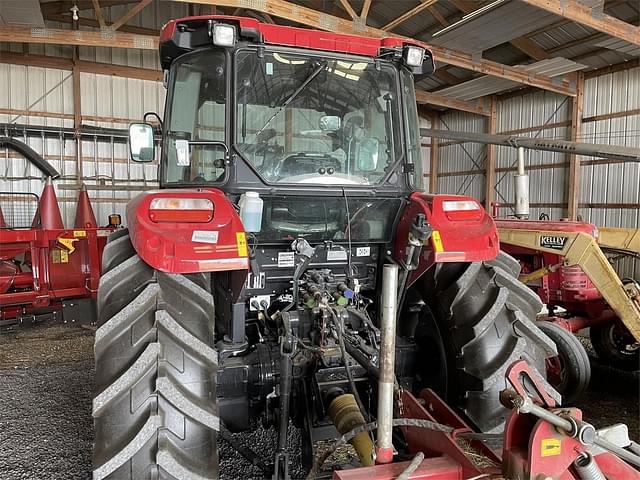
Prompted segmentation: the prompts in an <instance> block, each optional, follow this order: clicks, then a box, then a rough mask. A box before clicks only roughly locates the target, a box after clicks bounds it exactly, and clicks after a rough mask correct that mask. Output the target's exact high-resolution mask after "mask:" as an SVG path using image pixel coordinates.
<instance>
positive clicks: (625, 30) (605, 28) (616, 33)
mask: <svg viewBox="0 0 640 480" xmlns="http://www.w3.org/2000/svg"><path fill="white" fill-rule="evenodd" d="M522 1H523V2H524V3H527V4H529V5H532V6H534V7H537V8H540V9H542V10H545V11H547V12H550V13H554V14H556V15H559V16H561V17H564V18H566V19H569V20H572V21H574V22H576V23H580V24H582V25H584V26H586V27H590V28H593V29H594V30H598V31H600V32H602V33H606V34H607V35H611V36H612V37H616V38H619V39H621V40H625V41H627V42H629V43H632V44H634V45H640V27H636V26H635V25H631V24H630V23H627V22H623V21H622V20H620V19H618V18H616V17H612V16H611V15H607V14H605V13H603V14H602V15H594V12H593V11H592V9H591V8H589V7H588V6H587V5H585V4H583V3H581V2H579V1H577V0H522Z"/></svg>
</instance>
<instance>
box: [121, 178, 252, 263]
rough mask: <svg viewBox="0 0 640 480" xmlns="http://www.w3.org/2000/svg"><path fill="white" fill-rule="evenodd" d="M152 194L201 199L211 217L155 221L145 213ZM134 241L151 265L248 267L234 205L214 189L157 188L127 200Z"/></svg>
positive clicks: (244, 243)
mask: <svg viewBox="0 0 640 480" xmlns="http://www.w3.org/2000/svg"><path fill="white" fill-rule="evenodd" d="M155 198H173V199H180V198H182V199H185V198H200V199H202V198H204V199H208V200H210V201H211V202H212V203H213V218H212V219H211V220H210V221H208V222H202V223H180V222H173V223H156V222H154V221H152V220H151V218H150V216H149V206H150V204H151V201H152V200H153V199H155ZM127 223H128V225H129V235H130V236H131V241H132V242H133V246H134V248H135V250H136V252H137V253H138V255H140V257H142V259H143V260H144V261H145V262H146V263H147V264H149V265H150V266H151V267H153V268H155V269H158V270H161V271H163V272H170V273H195V272H212V271H228V270H248V268H249V259H248V249H247V240H246V235H245V232H244V227H243V226H242V222H241V220H240V217H239V216H238V213H237V212H236V210H235V208H234V207H233V205H232V204H231V202H229V200H228V199H227V198H226V197H225V195H224V193H223V192H221V191H220V190H217V189H202V190H195V189H193V190H187V189H176V190H169V189H168V190H160V191H152V192H148V193H143V194H140V195H138V196H137V197H136V198H134V199H133V200H132V201H131V202H129V204H128V205H127Z"/></svg>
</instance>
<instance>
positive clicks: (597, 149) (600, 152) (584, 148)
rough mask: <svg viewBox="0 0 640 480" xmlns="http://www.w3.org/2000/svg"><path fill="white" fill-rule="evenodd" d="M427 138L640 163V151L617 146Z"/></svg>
mask: <svg viewBox="0 0 640 480" xmlns="http://www.w3.org/2000/svg"><path fill="white" fill-rule="evenodd" d="M420 135H421V136H423V137H435V138H445V139H448V140H460V141H462V142H475V143H489V144H492V145H503V146H505V147H524V148H529V149H531V150H544V151H547V152H559V153H570V154H573V155H585V156H590V157H602V158H611V159H614V160H624V161H627V162H640V148H633V147H619V146H617V145H602V144H597V143H579V142H570V141H568V140H556V139H552V138H529V137H514V136H511V135H492V134H488V133H473V132H454V131H451V130H434V129H432V128H421V129H420Z"/></svg>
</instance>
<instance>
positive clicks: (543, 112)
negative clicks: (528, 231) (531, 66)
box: [438, 68, 640, 279]
mask: <svg viewBox="0 0 640 480" xmlns="http://www.w3.org/2000/svg"><path fill="white" fill-rule="evenodd" d="M584 98H585V101H584V102H585V103H584V112H583V117H584V118H585V122H584V123H583V124H582V131H581V133H580V135H579V137H578V140H579V141H584V142H589V143H603V144H610V145H624V146H629V147H636V148H640V114H635V115H627V116H620V117H619V118H609V119H602V120H598V118H597V117H598V116H603V115H604V116H606V115H607V114H612V113H619V112H626V111H631V110H638V109H640V68H634V69H629V70H623V71H619V72H616V73H611V74H607V75H602V76H598V77H593V78H589V79H587V80H586V81H585V91H584ZM594 117H595V118H594ZM440 119H441V125H440V128H442V129H449V130H459V131H466V132H482V133H484V132H486V131H487V130H486V128H487V127H486V125H487V123H486V119H485V117H480V116H478V115H473V114H469V113H464V112H458V111H448V112H446V113H445V114H443V115H441V117H440ZM570 120H571V99H570V98H568V97H564V96H562V95H558V94H554V93H551V92H546V91H537V92H531V93H527V94H525V95H520V96H512V97H510V98H505V99H504V100H501V101H499V102H498V106H497V126H496V130H497V133H499V134H511V135H517V136H523V137H533V138H535V137H544V138H556V139H567V138H569V123H570ZM516 155H517V152H516V150H515V149H514V148H510V147H496V168H497V172H496V195H495V196H496V201H497V202H500V203H513V195H514V193H513V176H514V173H515V166H516ZM580 159H581V162H582V177H581V179H582V181H581V186H580V204H581V205H582V207H581V208H579V210H578V213H579V215H580V217H581V218H582V219H583V220H585V221H588V222H592V223H595V224H596V225H598V226H605V227H627V228H639V227H640V163H633V162H626V163H625V162H616V161H612V160H606V159H605V160H603V159H594V158H592V157H580ZM485 160H486V146H484V145H480V144H475V143H463V144H460V143H459V142H449V141H447V140H441V144H440V148H439V169H438V192H439V193H452V194H465V195H472V196H474V197H476V198H478V199H479V200H481V201H482V200H484V198H485V176H484V168H485ZM525 161H526V168H527V170H528V173H529V179H530V200H531V204H532V208H531V218H533V219H537V218H539V217H540V215H541V214H547V215H549V218H551V219H560V218H562V217H563V216H565V215H566V207H565V206H566V203H567V182H568V179H567V171H568V168H567V167H568V157H567V155H566V154H563V153H553V152H541V151H530V150H525ZM607 204H610V206H607ZM509 214H513V211H512V210H511V209H510V208H505V209H503V210H502V211H501V215H509ZM617 268H618V271H619V273H620V274H621V276H630V277H634V278H636V279H637V278H640V262H638V261H635V260H633V259H629V258H626V259H623V260H620V261H619V264H618V265H617Z"/></svg>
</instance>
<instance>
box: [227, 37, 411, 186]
mask: <svg viewBox="0 0 640 480" xmlns="http://www.w3.org/2000/svg"><path fill="white" fill-rule="evenodd" d="M398 91H399V89H398V88H397V74H396V70H395V68H394V67H393V66H391V65H390V64H388V63H385V62H382V61H380V62H377V65H376V62H374V61H373V60H367V59H362V60H359V59H358V60H354V59H339V58H327V57H320V56H317V57H316V56H309V55H299V54H295V53H289V52H260V54H259V53H258V52H257V51H256V50H253V49H251V50H249V49H245V50H240V51H239V52H238V53H237V54H236V75H235V98H236V116H235V118H236V125H235V127H236V128H235V132H236V134H235V148H236V150H237V151H238V152H239V153H240V154H241V155H242V156H243V157H244V159H245V160H246V161H248V162H249V163H250V164H251V165H252V166H253V168H254V169H255V170H256V171H257V172H258V173H259V174H260V175H261V176H262V177H263V178H264V179H265V180H266V181H267V182H270V183H302V184H323V185H373V184H377V183H380V182H381V181H382V180H383V179H384V177H385V176H386V174H387V173H388V172H389V169H390V166H391V165H392V164H394V162H396V161H398V160H400V158H401V156H402V141H401V130H400V128H402V126H401V121H400V119H399V118H398V112H399V111H400V108H399V106H398V98H397V92H398Z"/></svg>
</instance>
